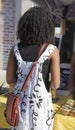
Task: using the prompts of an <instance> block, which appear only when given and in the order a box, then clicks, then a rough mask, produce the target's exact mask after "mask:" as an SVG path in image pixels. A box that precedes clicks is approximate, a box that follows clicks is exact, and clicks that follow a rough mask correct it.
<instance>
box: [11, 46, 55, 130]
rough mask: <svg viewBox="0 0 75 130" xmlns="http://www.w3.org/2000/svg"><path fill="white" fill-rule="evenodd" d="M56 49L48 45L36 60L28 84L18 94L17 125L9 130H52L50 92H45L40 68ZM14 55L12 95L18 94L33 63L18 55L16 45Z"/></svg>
mask: <svg viewBox="0 0 75 130" xmlns="http://www.w3.org/2000/svg"><path fill="white" fill-rule="evenodd" d="M55 48H56V47H55V46H54V45H52V44H50V45H48V46H47V48H46V50H45V51H44V52H43V54H42V55H41V56H40V58H39V59H38V63H37V66H36V68H35V70H34V72H33V74H32V76H31V78H30V81H29V82H28V85H27V87H26V89H25V91H24V92H21V94H20V103H19V105H18V107H19V124H18V126H16V127H12V126H11V128H10V129H11V130H52V127H53V118H54V114H53V107H52V97H51V92H49V93H48V92H47V90H46V87H45V84H44V81H43V76H42V66H43V63H44V62H45V60H47V58H48V57H49V55H50V54H51V53H52V52H53V51H54V49H55ZM14 53H15V56H16V59H17V65H18V69H17V74H18V80H17V83H16V85H15V86H14V93H15V94H17V93H20V89H21V87H22V85H23V83H24V81H25V78H26V77H27V75H28V72H29V71H30V69H31V67H32V65H33V62H28V61H24V60H23V59H22V57H21V55H20V52H19V49H18V44H15V45H14Z"/></svg>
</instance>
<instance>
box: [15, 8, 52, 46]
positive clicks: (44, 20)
mask: <svg viewBox="0 0 75 130" xmlns="http://www.w3.org/2000/svg"><path fill="white" fill-rule="evenodd" d="M17 38H18V39H19V40H20V43H21V44H23V45H33V44H39V45H40V44H43V43H45V42H48V43H51V44H53V41H54V20H53V16H52V15H51V13H50V12H49V11H48V10H47V9H44V8H41V7H33V8H30V9H29V10H28V11H27V12H25V13H24V14H23V16H22V17H21V19H20V21H19V23H18V30H17Z"/></svg>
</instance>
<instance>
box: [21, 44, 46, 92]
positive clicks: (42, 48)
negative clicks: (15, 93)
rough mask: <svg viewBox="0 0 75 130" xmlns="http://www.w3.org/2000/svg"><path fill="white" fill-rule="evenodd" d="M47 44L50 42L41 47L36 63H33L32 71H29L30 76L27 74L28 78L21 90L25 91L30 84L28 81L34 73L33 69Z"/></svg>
mask: <svg viewBox="0 0 75 130" xmlns="http://www.w3.org/2000/svg"><path fill="white" fill-rule="evenodd" d="M47 45H48V43H44V44H43V45H42V46H41V48H40V50H39V53H38V56H37V58H36V60H35V62H34V64H33V65H32V68H31V70H30V72H29V73H28V76H27V78H26V80H25V82H24V84H23V87H22V88H21V92H23V91H24V90H25V89H26V87H27V84H28V81H29V80H30V77H31V75H32V73H33V71H34V69H35V67H36V65H37V62H38V59H39V57H40V56H41V54H42V53H43V51H44V49H45V47H46V46H47Z"/></svg>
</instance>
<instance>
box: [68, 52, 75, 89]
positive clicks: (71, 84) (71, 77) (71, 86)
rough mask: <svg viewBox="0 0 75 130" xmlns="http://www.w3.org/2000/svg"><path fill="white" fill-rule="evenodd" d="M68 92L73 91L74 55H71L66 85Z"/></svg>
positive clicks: (74, 80)
mask: <svg viewBox="0 0 75 130" xmlns="http://www.w3.org/2000/svg"><path fill="white" fill-rule="evenodd" d="M67 88H68V89H69V90H73V91H75V53H73V54H72V58H71V62H70V78H69V81H68V84H67Z"/></svg>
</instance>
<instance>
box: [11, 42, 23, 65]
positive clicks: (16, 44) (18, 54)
mask: <svg viewBox="0 0 75 130" xmlns="http://www.w3.org/2000/svg"><path fill="white" fill-rule="evenodd" d="M13 49H14V54H15V57H16V60H17V61H18V65H19V66H20V65H21V63H22V61H23V59H22V57H21V55H20V52H19V49H18V43H15V44H14V47H13Z"/></svg>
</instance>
